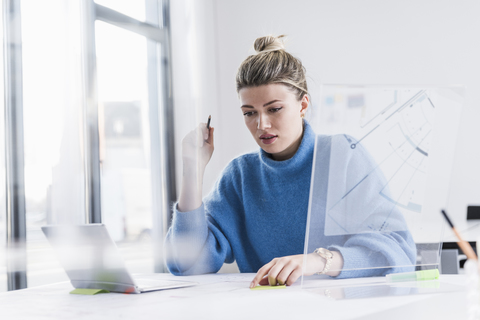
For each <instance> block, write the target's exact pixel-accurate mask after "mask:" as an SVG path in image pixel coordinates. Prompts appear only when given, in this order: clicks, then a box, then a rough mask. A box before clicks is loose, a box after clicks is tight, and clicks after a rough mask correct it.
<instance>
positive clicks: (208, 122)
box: [207, 115, 212, 129]
mask: <svg viewBox="0 0 480 320" xmlns="http://www.w3.org/2000/svg"><path fill="white" fill-rule="evenodd" d="M210 120H212V116H211V115H209V116H208V121H207V129H210Z"/></svg>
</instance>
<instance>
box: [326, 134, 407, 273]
mask: <svg viewBox="0 0 480 320" xmlns="http://www.w3.org/2000/svg"><path fill="white" fill-rule="evenodd" d="M348 139H352V138H351V137H342V136H335V137H333V139H332V148H331V156H330V168H329V182H328V191H327V193H328V195H327V205H326V207H327V212H326V216H325V230H324V232H325V234H326V235H335V236H337V237H338V236H340V237H341V238H342V239H343V240H342V241H341V242H337V243H332V244H330V245H329V246H328V248H329V249H330V250H335V251H339V252H340V253H341V254H342V256H343V259H344V265H343V269H342V270H343V271H342V272H341V273H340V275H339V276H338V278H352V277H366V276H380V275H384V274H387V273H392V272H407V271H412V270H414V265H415V262H416V247H415V243H414V241H413V237H412V235H411V233H410V231H409V230H408V226H407V223H406V221H405V219H404V217H403V214H402V212H401V210H400V209H399V207H398V205H397V204H396V203H394V202H393V201H392V200H391V198H392V195H391V193H390V191H389V182H391V181H387V179H386V178H385V176H384V174H383V172H382V171H381V169H380V167H379V165H377V164H376V163H375V161H374V160H373V158H372V157H371V156H370V154H369V153H368V152H367V151H366V150H365V149H364V148H363V147H362V146H361V145H357V146H356V148H355V149H353V148H351V147H350V145H349V144H346V143H345V141H348ZM391 183H393V182H391Z"/></svg>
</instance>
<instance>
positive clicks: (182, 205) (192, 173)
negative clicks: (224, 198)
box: [177, 123, 214, 212]
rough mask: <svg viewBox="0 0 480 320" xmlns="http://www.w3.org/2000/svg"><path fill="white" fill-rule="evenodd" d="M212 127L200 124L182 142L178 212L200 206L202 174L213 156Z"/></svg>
mask: <svg viewBox="0 0 480 320" xmlns="http://www.w3.org/2000/svg"><path fill="white" fill-rule="evenodd" d="M213 131H214V130H213V127H210V128H207V124H205V123H200V124H199V125H198V127H197V128H196V129H194V130H192V131H190V132H189V133H188V134H187V135H186V136H185V138H183V141H182V157H183V176H182V187H181V189H180V196H179V198H178V206H177V208H178V210H180V211H183V212H187V211H192V210H195V209H197V208H198V207H200V206H201V205H202V184H203V173H204V171H205V167H206V166H207V163H208V162H209V161H210V158H211V157H212V154H213V149H214V147H213Z"/></svg>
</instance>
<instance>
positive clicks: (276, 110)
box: [268, 107, 282, 113]
mask: <svg viewBox="0 0 480 320" xmlns="http://www.w3.org/2000/svg"><path fill="white" fill-rule="evenodd" d="M280 110H282V107H278V108H271V109H269V110H268V111H270V112H271V113H275V112H278V111H280Z"/></svg>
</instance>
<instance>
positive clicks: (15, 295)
mask: <svg viewBox="0 0 480 320" xmlns="http://www.w3.org/2000/svg"><path fill="white" fill-rule="evenodd" d="M253 276H254V274H210V275H201V276H191V277H174V276H172V275H169V274H154V275H149V277H150V278H154V279H170V278H171V279H175V280H179V279H184V280H188V281H197V282H199V283H200V284H199V285H197V286H195V287H189V288H182V289H174V290H165V291H155V292H149V293H143V294H130V295H129V294H118V293H109V294H99V295H95V296H82V295H73V294H69V291H70V290H72V289H73V288H72V286H71V284H70V283H69V282H63V283H57V284H53V285H47V286H41V287H35V288H29V289H24V290H18V291H13V292H6V293H1V294H0V313H1V316H2V319H87V318H88V319H113V318H135V319H141V318H144V319H151V318H153V317H156V318H163V319H226V320H231V319H262V318H264V319H272V318H275V319H301V318H302V317H304V318H305V319H310V318H316V319H317V318H318V319H320V318H322V319H409V320H413V319H436V320H438V319H467V318H468V315H467V293H468V291H467V278H466V276H464V275H442V276H441V278H440V280H439V281H436V282H430V284H429V285H425V284H422V286H419V285H418V284H415V283H404V284H403V285H400V286H398V285H397V286H387V285H386V283H385V278H383V277H382V278H362V279H344V280H335V279H328V278H325V277H323V276H314V277H310V278H308V280H306V281H305V282H304V285H303V287H302V286H301V284H300V282H299V283H296V284H295V285H294V286H291V287H287V288H286V289H279V290H258V291H252V290H250V289H248V285H249V283H250V281H251V280H252V278H253ZM143 277H145V276H143ZM368 296H370V297H368Z"/></svg>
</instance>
